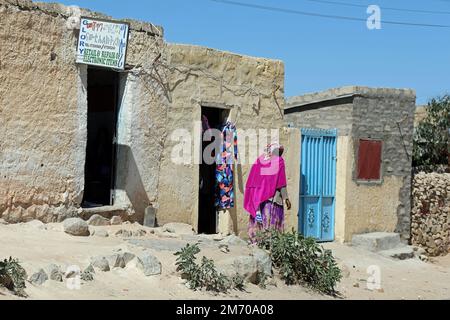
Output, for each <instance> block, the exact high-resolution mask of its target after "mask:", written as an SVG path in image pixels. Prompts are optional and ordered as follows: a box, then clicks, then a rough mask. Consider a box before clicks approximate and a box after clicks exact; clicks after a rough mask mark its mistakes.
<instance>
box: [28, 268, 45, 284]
mask: <svg viewBox="0 0 450 320" xmlns="http://www.w3.org/2000/svg"><path fill="white" fill-rule="evenodd" d="M47 280H48V275H47V273H45V271H44V269H39V270H38V271H37V272H35V273H33V274H32V275H31V276H30V279H29V280H28V281H30V282H31V283H32V284H35V285H38V286H41V285H43V284H44V283H45V281H47Z"/></svg>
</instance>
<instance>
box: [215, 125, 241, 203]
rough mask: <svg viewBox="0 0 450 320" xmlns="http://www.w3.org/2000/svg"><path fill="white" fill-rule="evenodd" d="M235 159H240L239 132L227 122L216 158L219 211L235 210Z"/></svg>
mask: <svg viewBox="0 0 450 320" xmlns="http://www.w3.org/2000/svg"><path fill="white" fill-rule="evenodd" d="M233 153H234V155H233ZM233 159H234V160H236V161H237V159H238V149H237V131H236V127H235V126H234V124H232V123H231V122H227V123H226V124H225V126H224V127H223V128H222V141H221V145H220V154H218V155H217V158H216V201H215V205H216V207H217V208H218V209H230V208H234V199H235V198H234V173H233V163H234V160H233Z"/></svg>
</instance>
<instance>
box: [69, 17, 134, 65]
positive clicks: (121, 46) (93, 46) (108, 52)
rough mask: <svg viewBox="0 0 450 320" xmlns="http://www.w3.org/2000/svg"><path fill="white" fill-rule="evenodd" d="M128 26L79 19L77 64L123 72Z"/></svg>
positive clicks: (125, 24)
mask: <svg viewBox="0 0 450 320" xmlns="http://www.w3.org/2000/svg"><path fill="white" fill-rule="evenodd" d="M129 28H130V27H129V25H128V24H127V23H122V22H112V21H105V20H96V19H91V18H81V26H80V37H79V39H78V50H77V61H76V62H77V63H83V64H88V65H94V66H100V67H107V68H114V69H120V70H123V69H124V68H125V58H126V53H127V45H128V31H129Z"/></svg>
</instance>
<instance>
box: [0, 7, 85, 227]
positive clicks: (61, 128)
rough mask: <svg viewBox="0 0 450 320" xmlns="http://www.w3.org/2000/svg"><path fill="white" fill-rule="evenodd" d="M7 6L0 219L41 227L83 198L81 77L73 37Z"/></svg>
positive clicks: (1, 64)
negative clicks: (37, 222)
mask: <svg viewBox="0 0 450 320" xmlns="http://www.w3.org/2000/svg"><path fill="white" fill-rule="evenodd" d="M8 2H9V1H1V2H0V43H1V45H0V57H1V58H0V59H1V60H0V83H1V86H0V136H1V139H0V173H1V176H0V186H1V187H0V212H1V213H3V218H5V219H6V220H9V221H11V222H18V221H21V220H29V219H33V218H34V217H36V216H37V217H38V218H42V219H44V220H45V219H47V216H51V215H52V214H55V216H58V215H59V214H60V213H61V212H64V211H65V208H67V207H69V206H70V204H73V203H78V202H79V201H80V198H81V197H82V189H83V180H82V179H83V175H84V166H83V165H80V163H79V160H80V156H79V155H80V153H82V152H84V149H85V143H86V137H85V135H83V130H85V125H84V126H83V125H82V124H81V123H82V122H83V119H86V111H85V110H80V108H79V107H80V106H79V104H78V96H79V92H78V87H79V86H80V84H81V83H82V81H83V80H82V78H83V77H84V76H85V75H84V74H83V73H82V72H79V70H78V69H77V67H76V66H75V64H74V63H71V55H70V53H72V52H73V49H72V46H73V42H74V41H75V40H76V37H75V36H74V35H73V34H71V33H69V32H66V30H65V28H64V27H65V20H64V18H63V17H61V16H52V15H49V14H47V13H45V12H42V11H28V10H20V9H19V8H18V7H17V6H15V5H9V4H8ZM52 53H55V54H56V59H54V60H53V61H52V59H51V54H52ZM80 74H81V75H80ZM81 95H82V93H81ZM80 125H81V126H80Z"/></svg>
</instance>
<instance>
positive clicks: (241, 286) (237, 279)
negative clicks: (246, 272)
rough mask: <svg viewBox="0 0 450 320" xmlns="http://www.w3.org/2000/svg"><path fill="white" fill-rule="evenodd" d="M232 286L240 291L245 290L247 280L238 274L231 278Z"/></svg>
mask: <svg viewBox="0 0 450 320" xmlns="http://www.w3.org/2000/svg"><path fill="white" fill-rule="evenodd" d="M231 283H232V286H233V287H234V288H235V289H236V290H239V291H244V290H245V279H244V277H243V276H241V275H240V274H238V273H236V274H235V275H234V276H233V278H231Z"/></svg>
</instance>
